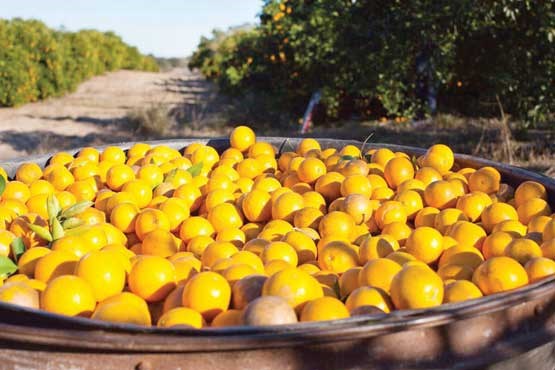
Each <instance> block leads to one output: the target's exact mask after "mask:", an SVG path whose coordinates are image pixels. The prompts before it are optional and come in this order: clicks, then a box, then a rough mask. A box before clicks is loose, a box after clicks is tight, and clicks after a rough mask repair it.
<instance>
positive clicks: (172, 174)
mask: <svg viewBox="0 0 555 370" xmlns="http://www.w3.org/2000/svg"><path fill="white" fill-rule="evenodd" d="M176 174H177V168H174V169H173V170H171V171H170V172H168V173H167V175H166V177H165V178H164V181H165V182H172V181H173V180H174V179H175V175H176Z"/></svg>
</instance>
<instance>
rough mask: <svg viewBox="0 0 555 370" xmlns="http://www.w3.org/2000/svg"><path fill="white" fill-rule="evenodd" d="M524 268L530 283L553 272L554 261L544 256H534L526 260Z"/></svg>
mask: <svg viewBox="0 0 555 370" xmlns="http://www.w3.org/2000/svg"><path fill="white" fill-rule="evenodd" d="M524 268H525V269H526V273H527V274H528V280H529V281H530V283H535V282H536V281H538V280H541V279H543V278H546V277H548V276H552V275H553V274H555V261H553V260H552V259H549V258H545V257H534V258H532V259H530V260H528V262H526V264H525V265H524Z"/></svg>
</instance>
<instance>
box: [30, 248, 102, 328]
mask: <svg viewBox="0 0 555 370" xmlns="http://www.w3.org/2000/svg"><path fill="white" fill-rule="evenodd" d="M52 253H54V252H52ZM40 301H41V302H40V304H41V308H42V309H43V310H46V311H49V312H53V313H57V314H61V315H67V316H85V317H88V316H90V315H91V314H92V312H93V311H94V309H95V306H96V300H95V298H94V292H93V289H92V288H91V286H90V285H89V284H88V283H87V282H86V281H85V280H84V279H82V278H80V277H77V276H72V275H65V276H60V277H57V278H55V279H53V280H52V281H50V282H49V283H48V285H47V286H46V289H44V291H43V292H42V294H41V299H40Z"/></svg>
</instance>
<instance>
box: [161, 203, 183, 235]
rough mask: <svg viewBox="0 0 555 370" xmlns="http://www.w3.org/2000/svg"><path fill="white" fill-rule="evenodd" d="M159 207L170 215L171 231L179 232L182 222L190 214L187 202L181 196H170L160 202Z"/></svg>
mask: <svg viewBox="0 0 555 370" xmlns="http://www.w3.org/2000/svg"><path fill="white" fill-rule="evenodd" d="M158 209H159V210H160V211H162V212H164V213H165V214H166V216H168V220H169V221H170V231H171V232H178V231H179V229H180V226H181V223H182V222H183V221H185V220H186V219H187V218H189V216H190V212H189V207H188V206H187V203H186V202H185V201H184V200H182V199H180V198H169V199H166V200H165V201H163V202H162V203H160V205H159V206H158Z"/></svg>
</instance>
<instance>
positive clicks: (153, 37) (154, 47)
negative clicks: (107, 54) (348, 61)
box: [0, 0, 262, 57]
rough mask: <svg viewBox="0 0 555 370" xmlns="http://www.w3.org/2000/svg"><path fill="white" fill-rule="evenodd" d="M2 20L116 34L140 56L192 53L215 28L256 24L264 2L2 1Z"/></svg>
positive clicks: (254, 0) (0, 16)
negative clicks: (32, 19)
mask: <svg viewBox="0 0 555 370" xmlns="http://www.w3.org/2000/svg"><path fill="white" fill-rule="evenodd" d="M1 3H2V4H1V5H0V18H5V19H10V18H15V17H20V18H25V19H28V18H34V19H39V20H41V21H43V22H44V23H46V24H47V25H48V26H50V27H53V28H60V27H61V26H63V27H65V29H67V30H69V31H76V30H79V29H83V28H94V29H97V30H101V31H115V32H116V33H117V34H118V35H120V36H121V37H122V38H123V40H124V41H125V42H127V43H129V44H131V45H134V46H137V47H138V48H139V50H141V52H143V53H146V54H154V55H155V56H160V57H183V56H187V55H190V54H191V53H192V52H193V51H194V49H195V47H196V46H197V44H198V42H199V40H200V37H201V36H203V35H204V36H209V35H210V32H211V30H212V29H214V28H220V29H224V30H225V29H227V28H228V27H230V26H236V25H241V24H245V23H255V22H256V21H257V17H256V15H257V13H258V12H259V11H260V9H261V8H262V0H235V1H231V0H181V1H179V0H3V1H2V2H1Z"/></svg>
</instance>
